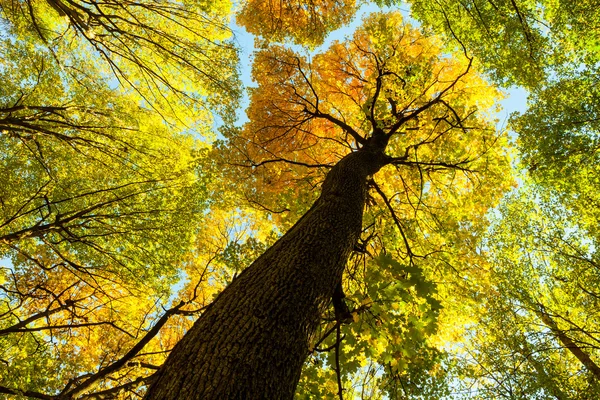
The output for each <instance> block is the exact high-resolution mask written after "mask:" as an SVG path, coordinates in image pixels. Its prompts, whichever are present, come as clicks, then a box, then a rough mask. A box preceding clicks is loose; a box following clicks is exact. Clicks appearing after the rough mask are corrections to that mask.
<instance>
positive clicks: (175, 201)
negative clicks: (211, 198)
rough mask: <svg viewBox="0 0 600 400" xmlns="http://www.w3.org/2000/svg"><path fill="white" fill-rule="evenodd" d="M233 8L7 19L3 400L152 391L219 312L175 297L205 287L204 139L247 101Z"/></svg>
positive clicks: (90, 6)
mask: <svg viewBox="0 0 600 400" xmlns="http://www.w3.org/2000/svg"><path fill="white" fill-rule="evenodd" d="M227 4H228V3H220V4H216V3H214V4H212V5H210V6H209V5H201V4H193V3H189V4H175V3H164V4H160V5H158V4H155V3H153V2H146V3H144V2H139V3H122V2H117V3H106V2H103V3H96V2H94V3H85V2H80V3H77V2H68V3H66V2H65V3H61V2H47V3H44V2H2V3H0V8H1V10H2V32H1V40H2V41H1V45H0V52H1V53H2V59H3V60H5V61H4V62H3V65H2V69H1V70H0V81H1V82H2V84H1V85H0V148H1V156H0V173H1V178H0V188H1V190H0V193H1V194H0V259H2V260H3V264H4V265H2V269H1V272H0V341H1V342H2V346H1V347H2V353H1V355H0V358H1V360H2V362H1V363H0V371H1V372H0V393H3V394H7V395H11V396H16V397H19V396H21V395H24V396H28V397H34V398H74V397H81V396H82V395H84V393H85V392H88V393H87V394H85V395H84V397H90V398H105V397H110V396H116V395H118V394H119V393H128V391H132V393H135V391H136V390H143V386H142V385H143V384H144V383H145V382H147V381H148V380H149V379H151V378H150V377H151V375H152V373H153V372H154V371H155V370H156V369H157V368H158V367H157V366H158V365H160V364H161V363H162V361H163V359H164V354H165V351H166V350H168V349H170V347H172V345H173V343H174V342H175V341H176V340H177V338H178V334H180V332H181V330H183V329H185V326H186V323H187V319H186V318H189V317H187V316H188V315H193V314H194V313H196V314H197V313H198V312H199V310H200V309H201V308H202V306H203V305H204V302H206V301H208V300H210V296H211V295H210V291H206V292H203V293H201V294H200V293H198V291H197V290H195V291H194V290H186V291H185V292H182V293H181V294H180V296H179V297H178V298H175V296H174V295H172V288H173V285H174V284H176V283H179V284H180V285H182V286H183V285H185V283H186V280H187V279H190V280H194V282H193V284H191V283H190V284H189V285H187V286H190V285H191V286H192V288H193V287H199V286H201V285H202V284H205V282H204V281H203V279H205V277H204V276H203V275H201V273H196V271H197V270H198V269H200V268H201V265H199V264H198V263H200V262H202V261H203V260H201V259H198V260H196V259H195V258H194V257H193V256H192V254H191V250H192V249H193V246H194V242H195V241H196V235H197V233H198V231H199V229H200V227H201V225H200V224H201V221H202V217H203V215H204V214H205V213H206V210H207V197H208V194H209V192H210V190H211V187H210V179H209V174H208V172H207V171H208V169H209V168H210V166H209V163H208V162H207V157H206V156H207V151H208V149H207V145H206V144H203V143H202V142H201V141H200V140H198V139H199V138H202V140H207V139H209V138H210V136H211V130H212V124H213V115H212V113H211V112H210V111H209V110H211V109H212V110H215V111H218V112H219V113H220V114H221V115H220V117H221V118H222V119H223V120H227V119H231V118H232V111H233V107H232V104H233V103H234V101H233V98H232V96H235V95H236V94H237V91H238V88H237V81H236V78H237V73H236V63H237V58H236V50H235V48H234V47H233V46H232V45H231V44H230V43H228V42H226V41H225V40H224V39H226V38H227V37H228V36H229V35H230V33H229V30H228V28H227V27H226V23H227V18H228V9H227V7H228V5H227ZM184 22H185V24H184ZM184 27H185V29H183V28H184ZM208 60H210V62H208ZM217 68H218V74H217V72H216V71H217V70H216V69H217ZM225 99H228V101H225ZM192 134H193V135H194V136H195V137H194V136H193V135H192ZM215 251H217V250H215V248H214V246H213V247H211V248H210V250H207V253H210V252H215ZM198 257H199V256H198ZM7 259H9V260H10V262H9V263H6V260H7ZM206 275H208V274H206ZM206 279H207V277H206ZM194 285H195V286H194ZM187 286H186V288H187ZM204 296H206V297H204ZM165 325H167V326H166V327H167V328H168V329H164V330H162V332H161V334H159V332H160V331H159V330H160V329H161V328H162V327H164V326H165ZM150 342H152V343H150ZM142 350H143V351H142ZM140 386H141V387H140ZM89 392H93V393H94V394H90V393H89Z"/></svg>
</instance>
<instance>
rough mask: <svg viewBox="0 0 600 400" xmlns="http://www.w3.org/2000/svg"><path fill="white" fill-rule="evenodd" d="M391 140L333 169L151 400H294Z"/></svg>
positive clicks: (177, 354)
mask: <svg viewBox="0 0 600 400" xmlns="http://www.w3.org/2000/svg"><path fill="white" fill-rule="evenodd" d="M376 139H379V140H376ZM381 139H382V138H381V137H377V136H374V137H373V138H371V140H370V141H369V142H368V143H367V145H366V146H364V147H363V148H362V149H361V150H359V151H357V152H354V153H351V154H349V155H347V156H346V157H344V158H343V159H342V160H340V161H339V162H338V164H337V165H336V166H335V167H333V168H332V169H331V171H330V172H329V173H328V175H327V178H326V179H325V182H324V184H323V187H322V193H321V196H320V197H319V198H318V199H317V201H316V202H315V203H314V204H313V206H312V207H311V209H310V210H309V211H308V212H307V213H306V214H305V215H304V216H303V217H302V218H301V219H300V220H299V221H298V222H297V223H296V224H295V225H294V226H293V227H292V228H291V229H290V230H289V231H288V232H287V233H286V234H285V235H284V236H283V237H282V238H281V239H279V240H278V241H277V242H276V243H275V244H274V245H273V246H272V247H271V248H270V249H268V250H267V251H266V252H265V253H264V254H263V255H262V256H261V257H259V258H258V259H257V260H256V261H255V262H254V263H252V265H250V266H249V267H248V268H247V269H246V270H245V271H244V272H243V273H242V274H241V275H240V276H239V277H238V278H237V279H235V280H234V281H233V282H232V283H231V284H230V285H229V286H228V287H227V288H226V289H225V290H224V291H223V292H222V293H221V294H220V295H219V297H218V298H217V299H216V300H215V301H214V303H213V304H212V305H211V306H210V307H209V308H208V309H207V310H206V312H205V313H204V314H203V315H202V317H201V318H200V319H199V320H198V321H196V323H195V325H194V326H193V327H192V328H191V329H190V331H189V332H188V333H187V334H186V335H185V337H184V338H183V339H182V340H181V342H179V343H178V344H177V345H176V346H175V348H174V349H173V351H172V353H171V355H170V356H169V358H168V359H167V361H166V363H165V365H164V366H163V367H162V368H161V370H160V371H159V372H158V374H157V377H156V380H155V381H154V384H153V385H152V386H151V387H150V389H149V391H148V393H147V395H146V399H163V400H164V399H179V400H185V399H207V400H209V399H215V400H217V399H219V400H221V399H292V398H293V396H294V391H295V389H296V385H297V382H298V380H299V378H300V372H301V370H302V365H303V363H304V361H305V359H306V357H307V356H308V348H309V341H310V339H311V336H312V335H313V334H314V332H315V329H316V327H317V325H318V323H319V320H320V316H321V312H322V311H324V309H325V307H327V305H328V304H329V303H330V301H331V297H332V295H333V293H334V291H335V289H336V286H338V285H339V284H340V282H341V279H342V273H343V271H344V266H345V264H346V261H347V259H348V256H349V255H350V252H351V250H352V248H353V247H354V245H355V243H356V241H357V239H358V237H359V234H360V231H361V225H362V214H363V208H364V204H365V197H366V192H367V177H368V176H369V175H372V174H374V173H375V172H377V171H378V170H379V169H380V168H381V167H382V166H383V165H385V164H386V163H388V162H389V160H390V159H389V158H388V157H386V156H385V154H384V149H385V144H386V143H382V140H381ZM377 142H379V143H377ZM383 142H387V139H386V138H384V140H383Z"/></svg>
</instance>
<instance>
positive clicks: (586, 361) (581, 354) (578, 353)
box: [538, 304, 600, 379]
mask: <svg viewBox="0 0 600 400" xmlns="http://www.w3.org/2000/svg"><path fill="white" fill-rule="evenodd" d="M539 307H540V311H539V312H538V315H539V316H540V318H541V319H542V321H543V322H544V324H546V326H547V327H548V328H550V330H551V331H552V333H554V334H555V335H556V337H557V338H558V340H559V341H560V342H561V343H562V345H563V346H565V349H567V350H569V351H570V352H571V354H573V355H574V356H575V357H577V359H578V360H579V362H581V364H583V365H584V366H585V367H586V368H587V369H588V370H589V371H590V372H591V373H593V374H594V376H595V377H596V379H600V367H599V366H598V364H596V363H595V362H594V360H592V359H591V358H590V355H589V354H588V353H586V352H585V351H583V350H582V349H581V347H579V346H578V345H577V344H576V343H575V342H574V341H573V340H572V339H571V338H570V337H569V336H568V335H567V334H566V333H565V331H563V330H561V329H559V328H558V325H556V322H555V321H554V320H553V319H552V317H550V315H549V314H548V313H547V312H546V309H545V307H544V306H543V305H541V304H539Z"/></svg>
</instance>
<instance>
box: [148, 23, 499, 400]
mask: <svg viewBox="0 0 600 400" xmlns="http://www.w3.org/2000/svg"><path fill="white" fill-rule="evenodd" d="M473 69H474V68H473V65H472V60H471V59H470V58H468V57H467V56H466V54H458V55H456V56H455V57H448V56H446V55H443V54H442V53H441V51H440V47H439V45H438V42H437V40H436V39H435V38H432V37H426V36H423V35H422V34H421V33H419V32H418V31H417V30H415V29H413V28H411V27H409V26H407V25H405V24H403V23H402V22H401V17H400V15H399V14H378V15H372V16H370V17H369V18H368V19H367V20H366V21H365V24H364V25H363V27H361V28H360V29H359V30H357V32H356V33H355V35H354V37H353V38H352V39H348V40H347V41H346V42H344V43H334V44H333V45H332V46H331V48H330V49H328V50H327V51H326V52H324V53H323V54H320V55H318V56H315V57H314V59H313V60H312V61H311V62H309V61H307V60H306V59H304V58H302V57H300V56H299V55H297V54H295V53H294V52H292V51H290V50H287V49H285V48H282V47H278V46H271V47H270V48H268V49H267V50H264V51H261V52H259V53H258V54H257V55H256V58H255V65H254V77H255V79H256V81H257V82H258V88H256V89H254V90H253V91H252V98H251V105H250V108H249V112H248V114H249V117H250V122H249V123H248V124H246V126H245V127H244V129H243V130H242V131H241V132H236V131H234V133H235V134H234V136H231V137H230V140H231V143H232V146H233V148H234V149H236V150H238V151H237V153H238V155H237V157H236V158H237V159H238V161H234V163H237V164H239V165H240V168H241V169H242V170H243V169H244V168H250V170H252V171H254V172H255V173H256V174H255V175H253V179H256V180H257V181H258V183H259V187H265V188H266V189H267V191H268V189H270V187H273V188H278V187H280V185H281V183H282V182H290V181H293V180H299V178H301V177H302V175H304V176H306V174H303V172H304V171H303V170H302V168H310V167H318V168H323V169H327V170H328V172H327V174H326V176H325V178H324V180H323V183H322V187H321V194H320V196H319V197H318V198H317V199H316V201H315V202H314V203H313V204H312V206H310V208H309V209H308V211H307V212H306V213H305V214H304V215H302V217H300V219H299V220H298V221H297V222H296V223H295V224H294V225H293V226H292V227H291V228H290V229H289V230H288V232H287V233H286V234H285V235H283V236H282V237H281V238H280V239H279V240H278V241H277V242H276V243H275V244H274V245H273V246H271V247H270V248H269V249H267V250H266V251H265V253H264V254H263V255H261V256H260V257H259V258H258V259H257V260H256V261H254V262H253V263H252V264H251V265H250V266H249V267H248V268H246V269H245V270H244V271H243V272H242V273H241V274H240V275H239V276H238V277H237V278H235V279H234V280H233V282H232V283H231V284H230V285H229V286H228V287H227V288H226V289H225V290H224V291H223V292H222V293H221V294H220V295H219V296H218V297H217V298H216V300H215V301H214V302H213V303H212V304H211V305H210V307H208V308H207V310H206V311H205V312H204V313H203V314H202V316H201V317H200V318H199V319H198V321H197V322H196V323H195V324H194V326H193V327H192V328H191V329H190V331H189V332H188V333H187V334H186V335H185V336H184V338H183V339H182V340H181V342H179V343H178V344H177V346H176V347H175V348H174V349H173V351H172V352H171V354H170V356H169V358H168V359H167V361H166V363H165V365H164V366H163V367H162V368H161V370H160V371H159V372H158V376H157V378H156V381H155V382H154V383H153V385H152V386H151V387H150V389H149V391H148V394H147V395H146V398H148V399H159V398H160V399H168V398H173V399H175V398H177V399H186V398H199V397H201V398H207V399H210V398H214V399H221V398H292V397H293V395H294V391H295V389H296V385H297V383H298V380H299V378H300V374H301V370H302V366H303V364H304V362H305V360H306V358H307V356H308V355H309V352H310V351H311V349H314V347H315V346H317V345H318V344H320V341H319V338H318V337H316V334H317V330H318V326H319V323H320V321H321V318H323V316H324V315H326V311H327V309H328V307H329V306H330V305H333V315H334V320H335V321H336V323H335V325H334V329H333V330H336V329H337V332H338V333H337V336H338V339H339V338H340V326H341V323H342V322H344V321H347V320H348V319H349V318H350V319H352V318H353V317H352V314H351V312H350V310H349V309H348V307H347V305H346V304H345V303H344V300H343V296H344V295H343V291H342V277H343V274H344V269H345V267H346V264H347V261H348V258H349V256H350V254H351V253H352V250H353V249H354V248H355V247H356V246H360V242H359V238H360V237H361V231H362V230H363V229H362V221H363V211H364V207H365V202H366V199H367V197H368V196H369V192H370V190H374V192H373V193H376V194H377V196H380V199H381V200H380V201H381V202H382V203H381V208H383V209H385V210H387V212H388V213H389V214H390V218H391V221H392V222H391V224H390V225H388V232H390V233H391V232H393V231H394V229H396V232H394V233H393V235H394V236H395V237H396V238H397V241H396V243H395V246H394V250H393V252H394V253H396V254H398V255H400V257H402V258H404V261H403V264H400V263H398V262H394V261H393V260H392V261H390V259H385V258H384V259H383V261H380V264H381V266H382V270H383V271H385V270H386V269H392V270H394V269H395V273H396V274H398V275H400V274H402V273H404V274H405V278H406V277H408V276H412V277H413V278H412V279H413V280H414V281H413V284H408V285H406V286H408V288H410V287H411V286H413V285H414V284H415V283H417V282H420V281H421V280H420V279H419V272H418V271H419V270H418V268H417V267H416V264H415V259H416V257H418V256H420V257H425V255H426V254H425V253H417V250H419V251H421V250H423V251H426V250H427V249H429V250H430V251H431V253H432V254H436V253H437V252H438V251H440V247H443V246H444V245H446V244H445V243H441V242H442V241H443V239H440V236H439V235H438V233H439V231H438V229H439V230H443V229H442V227H444V228H446V229H448V228H449V227H450V226H453V227H454V228H455V229H456V232H455V233H456V235H455V236H453V235H450V236H451V237H452V236H453V237H454V238H455V239H457V240H460V239H458V238H459V237H460V236H461V235H466V236H468V235H469V234H470V233H473V232H474V231H476V230H477V229H481V227H482V226H483V225H484V224H485V223H484V221H483V219H482V218H480V217H481V216H482V214H483V213H484V212H485V210H486V209H487V205H488V204H491V203H493V201H494V199H495V198H496V197H497V196H498V195H500V193H501V192H502V191H503V190H504V189H505V187H506V185H507V184H508V183H509V180H507V179H506V178H507V177H506V176H505V175H503V174H502V172H501V171H502V170H503V169H504V168H505V167H506V165H507V160H506V157H505V155H504V153H503V149H502V142H503V138H502V137H501V136H500V135H499V134H498V133H497V132H496V131H495V129H494V127H493V122H492V121H491V120H490V119H489V117H488V115H487V111H488V109H489V107H490V106H491V105H492V104H493V96H495V94H496V93H495V91H494V90H493V89H492V88H491V87H489V86H488V85H486V84H485V83H484V81H483V80H481V79H480V78H479V77H478V76H477V74H476V73H474V71H473ZM234 154H235V153H234ZM279 165H284V167H279ZM309 176H310V174H309ZM372 176H375V177H377V176H379V177H381V178H382V179H383V180H384V182H385V184H386V185H389V188H390V189H391V190H392V194H390V195H388V194H386V191H384V189H382V186H381V185H380V184H378V183H375V182H374V181H373V180H372V178H371V177H372ZM267 182H268V184H267ZM305 182H306V180H305ZM300 187H301V186H300ZM256 189H257V188H256V187H255V189H254V191H256ZM291 189H293V187H292V188H291ZM396 191H397V192H398V193H400V194H401V196H403V197H404V198H405V199H406V200H404V201H403V200H400V199H398V198H397V195H396V194H394V193H395V192H396ZM300 193H301V192H300ZM257 202H258V201H257ZM263 206H265V204H263ZM443 207H447V210H445V211H457V213H456V215H453V214H452V212H444V213H443V216H441V215H440V214H441V213H440V212H439V211H435V210H437V209H439V208H443ZM459 210H460V211H459ZM469 214H471V215H469ZM411 215H412V216H413V217H412V218H411ZM478 220H479V221H478ZM406 224H411V225H412V229H411V228H409V227H408V226H407V225H406ZM482 224H483V225H482ZM418 231H420V232H419V233H417V232H418ZM425 232H427V233H425ZM423 233H425V234H426V235H428V236H430V237H431V238H432V242H434V244H433V248H432V247H427V246H426V245H425V244H419V245H417V244H415V243H412V241H413V237H418V236H419V234H423ZM413 235H414V236H413ZM381 236H382V237H383V236H384V233H383V232H382V233H381ZM417 240H418V239H417ZM438 240H439V241H438ZM421 242H422V241H421ZM425 242H426V241H425ZM384 243H385V241H384ZM411 243H412V244H411ZM417 243H418V242H417ZM436 246H437V248H436ZM375 249H377V250H378V251H382V247H381V246H375ZM390 250H392V249H390ZM432 258H434V259H435V257H432ZM425 259H426V257H425ZM386 260H387V261H386ZM390 265H393V266H394V267H392V268H389V267H390ZM432 272H433V271H432ZM388 276H389V275H388ZM374 279H375V282H373V283H372V284H373V286H376V285H377V283H378V282H377V280H380V281H382V280H385V279H386V275H385V274H381V275H380V276H379V277H377V278H374ZM401 286H402V283H401V282H398V285H395V286H394V287H393V288H392V289H391V292H394V291H397V293H401V292H402V290H401V289H402V287H401ZM406 286H405V288H406ZM419 286H421V287H419ZM381 289H382V288H381ZM416 291H417V292H420V293H421V294H422V295H423V297H425V298H427V299H428V300H426V301H424V306H423V307H422V309H423V310H427V309H433V311H432V315H430V316H429V318H430V319H431V318H435V317H434V315H435V314H436V313H437V310H439V306H437V307H436V303H435V301H433V300H434V299H433V298H431V296H430V297H429V298H428V297H427V296H426V295H425V294H426V293H427V290H426V289H425V288H423V284H422V282H421V283H420V284H417V286H416ZM372 293H374V294H377V290H376V289H375V290H372ZM398 295H399V294H398ZM332 299H333V300H332ZM438 305H439V303H438ZM354 311H355V314H354V315H357V314H358V311H357V310H356V309H355V310H354ZM412 322H413V323H415V322H416V320H415V319H413V320H412ZM382 333H383V331H382ZM358 336H360V333H358ZM336 343H337V344H336V346H337V347H338V349H339V346H340V343H339V340H338V341H337V342H336ZM384 347H385V345H384ZM390 347H391V348H390V350H391V352H393V351H394V350H395V349H394V347H393V346H390ZM386 350H387V349H386ZM396 350H398V349H396ZM384 353H386V352H383V351H382V352H381V353H380V354H378V355H381V356H382V357H383V358H384V359H385V358H386V357H387V356H388V355H387V354H384ZM389 361H390V358H388V359H387V362H388V363H389ZM338 370H339V367H338ZM390 373H391V375H392V376H393V375H396V374H398V369H397V368H391V371H390ZM339 380H340V379H339V378H338V382H339ZM337 392H338V395H339V396H340V397H341V396H342V395H343V393H342V392H343V388H342V386H341V385H340V386H339V387H338V390H337Z"/></svg>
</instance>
